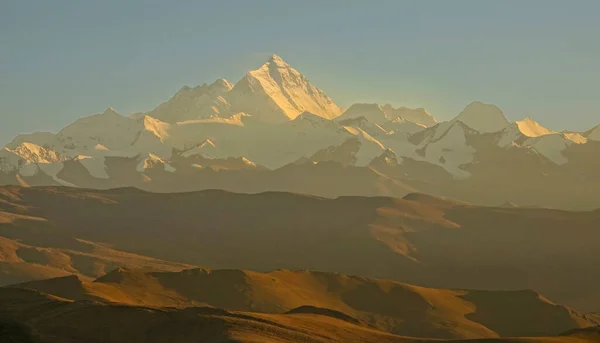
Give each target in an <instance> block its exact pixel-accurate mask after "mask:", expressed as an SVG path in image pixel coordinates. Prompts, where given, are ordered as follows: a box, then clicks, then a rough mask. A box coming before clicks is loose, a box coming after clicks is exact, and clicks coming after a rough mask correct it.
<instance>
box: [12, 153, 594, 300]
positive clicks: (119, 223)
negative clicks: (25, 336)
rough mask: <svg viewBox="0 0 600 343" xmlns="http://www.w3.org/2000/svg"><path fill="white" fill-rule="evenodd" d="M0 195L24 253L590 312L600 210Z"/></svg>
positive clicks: (50, 191)
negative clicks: (292, 272)
mask: <svg viewBox="0 0 600 343" xmlns="http://www.w3.org/2000/svg"><path fill="white" fill-rule="evenodd" d="M326 164H327V163H318V164H316V165H315V167H317V166H321V167H326ZM311 165H312V163H311ZM157 172H158V171H157ZM161 172H163V173H165V172H164V171H161ZM305 173H306V169H304V170H302V169H300V170H299V173H298V174H297V175H301V174H305ZM297 175H293V177H294V178H297ZM148 176H149V177H154V175H153V174H151V173H148ZM336 177H337V178H339V174H338V173H336V174H335V177H332V178H331V179H330V180H332V181H334V180H336ZM242 181H243V180H242ZM328 182H329V181H328ZM381 186H382V187H390V188H391V187H399V186H401V185H394V184H392V183H391V182H390V181H387V183H386V182H384V181H382V183H381ZM1 189H2V190H3V192H2V193H1V194H2V196H1V197H0V211H4V212H5V213H8V214H7V216H8V217H7V218H8V219H7V220H6V222H4V223H2V224H1V225H0V236H2V237H5V238H7V239H8V240H9V241H10V242H18V243H19V244H22V245H27V246H29V247H35V248H54V249H59V251H62V250H61V249H71V250H75V248H77V246H78V245H75V244H74V243H69V242H72V241H73V240H83V241H85V242H92V244H93V246H104V247H110V248H111V249H113V250H114V251H121V252H127V253H131V254H135V255H138V256H147V257H151V258H154V259H158V260H160V261H163V262H164V261H175V262H179V263H181V264H188V265H196V266H204V267H207V268H216V269H223V268H224V269H227V268H240V269H248V270H256V271H270V270H275V269H279V268H286V269H315V270H321V271H329V272H340V273H344V274H351V275H362V276H366V277H377V278H384V279H391V280H397V281H402V282H406V283H409V284H415V285H421V286H426V287H432V288H459V289H465V288H469V289H490V290H521V289H534V290H536V291H538V292H540V293H541V294H544V295H545V296H547V297H548V299H550V300H551V301H552V302H556V303H561V304H565V305H567V306H569V307H573V308H575V309H578V310H585V311H598V310H600V309H599V308H598V307H597V301H595V299H598V296H599V295H600V293H599V292H598V289H597V287H596V285H597V284H598V282H600V280H599V279H598V277H597V275H598V274H597V273H595V270H596V269H597V265H598V264H599V263H600V256H599V255H598V254H597V252H598V251H599V249H600V245H599V244H600V243H599V242H600V231H599V230H598V225H597V223H598V221H599V220H600V212H599V211H590V212H568V211H559V210H551V209H544V208H527V207H523V206H520V207H516V208H505V207H481V206H474V205H469V204H464V203H460V202H456V201H449V200H443V199H441V198H437V197H433V196H427V195H420V194H413V195H411V196H408V197H407V198H406V199H393V198H386V197H341V198H338V199H327V198H319V197H315V196H308V195H298V194H289V193H277V192H267V193H262V194H255V195H249V194H232V193H228V192H224V191H204V192H190V193H181V194H153V193H146V192H143V191H140V190H136V189H131V188H126V189H115V190H107V191H98V190H80V189H73V188H55V187H51V188H35V187H33V188H20V187H5V188H1ZM73 209H76V211H75V210H73ZM306 213H310V214H311V215H310V216H307V215H306ZM11 216H21V217H19V219H18V220H12V219H10V218H11ZM215 227H218V230H215ZM10 242H9V243H10ZM40 242H46V243H45V244H46V245H42V244H41V243H40ZM515 242H518V244H516V243H515ZM7 244H8V243H7ZM10 244H12V245H13V246H14V243H10ZM66 244H68V245H66ZM508 246H510V247H511V248H510V249H507V248H506V247H508ZM89 247H90V245H88V244H83V247H82V248H78V251H80V252H81V251H82V250H83V251H85V248H88V249H89ZM14 250H15V249H14V248H7V251H14ZM21 259H23V257H21ZM549 259H553V260H559V261H565V263H552V264H549V263H547V261H548V260H549ZM25 261H26V262H30V263H38V262H36V261H38V260H37V259H32V260H25ZM41 261H44V260H41ZM383 261H385V263H384V262H383ZM7 263H8V264H12V263H13V262H7ZM38 264H42V265H46V264H47V265H50V266H58V264H55V263H50V262H44V263H38ZM573 266H577V268H576V269H574V268H573ZM88 275H89V274H88Z"/></svg>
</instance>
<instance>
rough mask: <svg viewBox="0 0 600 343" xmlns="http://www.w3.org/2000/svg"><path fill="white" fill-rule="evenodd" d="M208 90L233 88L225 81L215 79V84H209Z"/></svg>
mask: <svg viewBox="0 0 600 343" xmlns="http://www.w3.org/2000/svg"><path fill="white" fill-rule="evenodd" d="M209 87H210V88H214V87H219V88H227V89H228V90H229V89H231V88H233V85H232V84H231V83H230V82H229V81H227V80H225V79H222V78H221V79H217V80H216V81H215V82H213V83H211V85H210V86H209Z"/></svg>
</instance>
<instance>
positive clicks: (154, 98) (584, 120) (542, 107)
mask: <svg viewBox="0 0 600 343" xmlns="http://www.w3.org/2000/svg"><path fill="white" fill-rule="evenodd" d="M599 13H600V1H598V0H589V1H584V0H581V1H579V0H578V1H575V0H574V1H566V0H556V1H555V0H537V1H536V0H527V1H522V0H514V1H507V0H504V1H481V0H472V1H460V0H452V1H441V0H439V1H426V0H413V1H401V0H389V1H384V0H369V1H367V0H356V1H352V0H338V1H334V0H327V1H325V0H302V1H300V0H297V1H292V0H289V1H280V0H279V1H277V0H271V1H267V0H237V1H233V0H230V1H227V0H212V1H199V0H185V1H177V0H173V1H164V0H160V1H159V0H127V1H124V0H102V1H91V0H89V1H88V0H72V1H71V0H53V1H48V0H37V1H33V0H0V119H1V120H0V144H2V143H6V142H7V141H9V140H10V139H12V137H13V136H14V135H16V134H17V133H21V132H31V131H36V130H50V131H56V130H58V129H60V128H62V127H64V126H65V125H67V124H68V123H70V122H72V121H73V120H75V119H76V118H78V117H81V116H86V115H91V114H94V113H98V112H101V111H102V110H103V109H104V108H106V107H108V106H112V107H114V108H115V109H116V110H117V111H119V112H120V113H123V114H129V113H133V112H138V111H147V110H150V109H152V108H153V107H155V106H156V105H158V104H159V103H161V102H163V101H165V100H166V99H168V98H169V97H170V96H172V95H173V94H174V93H175V92H176V91H177V90H178V89H179V88H180V87H182V86H183V85H197V84H202V83H204V82H208V83H210V82H212V81H213V80H214V79H216V78H219V77H224V78H226V79H228V80H230V81H232V82H235V81H237V80H239V79H240V78H241V77H242V76H243V75H244V73H245V72H246V71H247V70H249V69H254V68H256V67H258V66H260V65H261V64H262V63H263V62H264V61H265V60H266V59H267V58H268V56H269V55H270V54H271V53H277V54H279V55H281V56H282V57H283V58H284V59H285V60H286V61H287V62H288V63H290V64H291V65H292V66H294V67H295V68H296V69H298V70H299V71H300V72H301V73H303V74H304V75H306V76H307V77H308V79H309V80H311V81H312V82H313V83H314V84H315V85H316V86H318V87H320V88H322V89H323V90H324V91H325V92H326V93H327V94H328V95H329V96H331V97H332V98H333V100H334V101H336V102H337V103H338V104H339V105H341V106H344V107H347V106H349V105H350V104H351V103H353V102H380V103H386V102H389V103H392V104H394V105H398V106H400V105H404V106H411V107H416V106H418V107H425V108H427V109H428V110H429V111H430V112H431V113H432V114H433V115H434V116H436V117H437V118H438V119H440V120H444V119H448V118H451V117H452V116H454V115H456V114H458V113H459V112H460V110H461V109H462V108H463V107H464V106H465V105H467V104H468V103H469V102H471V101H473V100H480V101H484V102H490V103H494V104H497V105H499V106H500V107H501V108H502V109H503V110H504V112H505V113H506V115H507V117H508V118H509V120H516V119H521V118H523V117H525V116H530V117H532V118H534V119H536V120H538V121H539V122H541V123H542V124H544V125H546V126H548V127H550V128H552V129H555V130H560V129H573V130H586V129H588V128H590V127H592V126H593V125H595V124H598V123H600V84H599V83H600V20H598V14H599Z"/></svg>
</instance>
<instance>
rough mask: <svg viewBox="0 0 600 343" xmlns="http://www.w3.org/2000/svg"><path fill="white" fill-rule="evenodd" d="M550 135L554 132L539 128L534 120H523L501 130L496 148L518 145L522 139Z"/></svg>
mask: <svg viewBox="0 0 600 343" xmlns="http://www.w3.org/2000/svg"><path fill="white" fill-rule="evenodd" d="M552 133H554V131H552V130H549V129H547V128H545V127H543V126H541V125H540V124H539V123H538V122H536V121H535V120H533V119H531V118H525V119H523V120H521V121H516V122H514V123H512V124H510V125H509V126H507V127H506V128H505V129H504V130H502V132H501V134H500V138H499V140H498V146H500V147H508V146H514V145H519V144H521V142H522V141H523V140H524V139H527V138H532V137H539V136H544V135H549V134H552Z"/></svg>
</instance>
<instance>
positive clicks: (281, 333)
mask: <svg viewBox="0 0 600 343" xmlns="http://www.w3.org/2000/svg"><path fill="white" fill-rule="evenodd" d="M124 323H126V325H124ZM0 340H2V341H9V342H10V341H12V342H23V343H67V342H68V343H70V342H90V343H94V342H98V343H99V342H114V343H121V342H123V343H125V342H126V343H137V342H145V343H154V342H157V343H158V342H173V343H179V342H181V343H183V342H190V341H191V340H192V341H199V342H206V343H217V342H232V343H236V342H237V343H254V342H278V343H292V342H294V343H296V342H306V343H326V342H330V343H332V342H339V343H342V342H344V343H346V342H350V343H366V342H382V343H417V342H420V343H426V342H432V343H433V342H438V343H439V342H441V341H438V340H435V341H432V340H427V339H415V338H407V337H401V336H396V335H392V334H389V333H385V332H382V331H378V330H375V329H373V328H370V327H368V326H365V325H362V324H360V323H359V324H355V323H351V322H349V321H347V320H341V319H338V318H335V316H329V315H323V314H313V313H296V314H257V313H248V312H238V311H225V310H220V309H214V308H200V307H195V308H186V309H174V308H149V307H138V306H126V305H120V304H107V303H98V302H89V301H75V302H73V301H69V300H66V299H61V298H57V297H53V296H50V295H46V294H43V293H38V292H36V291H32V290H24V289H7V288H4V289H0ZM479 341H481V342H484V341H485V342H490V343H491V342H531V343H556V342H563V343H564V342H567V343H592V342H598V332H597V330H596V329H591V328H590V329H585V330H578V331H572V332H569V333H568V334H566V335H563V336H560V337H549V338H529V339H509V338H506V339H504V338H497V339H486V340H468V342H479ZM443 342H455V343H456V342H466V341H459V340H452V341H443Z"/></svg>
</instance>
